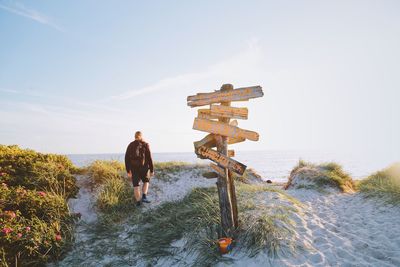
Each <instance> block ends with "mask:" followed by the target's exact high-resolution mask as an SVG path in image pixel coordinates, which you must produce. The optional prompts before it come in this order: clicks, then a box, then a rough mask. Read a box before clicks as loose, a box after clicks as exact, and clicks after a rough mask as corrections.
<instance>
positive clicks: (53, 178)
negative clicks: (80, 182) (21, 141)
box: [0, 145, 78, 198]
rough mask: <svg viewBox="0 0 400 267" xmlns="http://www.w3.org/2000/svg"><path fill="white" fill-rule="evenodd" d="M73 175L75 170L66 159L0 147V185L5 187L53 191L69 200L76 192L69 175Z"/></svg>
mask: <svg viewBox="0 0 400 267" xmlns="http://www.w3.org/2000/svg"><path fill="white" fill-rule="evenodd" d="M75 171H77V168H76V167H74V166H73V164H72V163H71V161H70V160H69V159H68V158H67V157H66V156H62V155H55V154H42V153H38V152H35V151H33V150H30V149H21V148H19V147H18V146H4V145H0V183H6V184H7V185H8V186H23V187H24V188H26V189H37V190H42V191H54V192H56V193H57V194H62V195H64V196H65V198H70V197H74V196H75V195H76V194H77V192H78V187H77V186H76V179H75V177H74V176H73V175H72V174H71V173H72V172H75Z"/></svg>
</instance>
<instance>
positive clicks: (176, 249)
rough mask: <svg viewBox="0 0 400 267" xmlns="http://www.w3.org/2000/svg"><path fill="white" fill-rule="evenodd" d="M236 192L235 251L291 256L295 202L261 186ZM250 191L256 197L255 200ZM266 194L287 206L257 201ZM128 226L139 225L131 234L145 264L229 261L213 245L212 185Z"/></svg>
mask: <svg viewBox="0 0 400 267" xmlns="http://www.w3.org/2000/svg"><path fill="white" fill-rule="evenodd" d="M236 189H237V194H238V195H237V196H238V203H239V211H240V212H239V215H240V218H239V220H240V228H239V229H238V230H237V233H236V238H235V240H236V246H235V247H236V249H235V251H236V252H239V251H241V252H243V253H246V254H247V255H249V256H251V257H252V256H256V255H258V253H260V252H262V251H263V252H266V253H268V254H269V255H271V256H279V255H280V253H281V252H282V254H285V253H290V252H291V251H292V250H293V249H294V248H295V242H296V241H295V236H294V222H293V221H292V220H291V218H290V217H291V216H290V214H291V213H292V212H296V211H297V208H296V207H297V204H299V203H298V202H297V201H296V200H295V199H293V198H291V197H289V196H287V195H286V194H285V193H284V192H282V191H280V190H277V189H273V188H271V187H268V186H265V185H246V184H241V183H240V184H238V185H237V188H236ZM255 192H258V193H260V194H259V196H260V199H258V200H254V193H255ZM264 194H265V195H264ZM250 196H253V197H250ZM266 196H270V197H271V199H272V196H274V197H278V198H279V197H280V198H282V199H285V201H287V205H284V204H282V203H284V202H279V203H280V204H277V205H274V206H273V208H271V206H270V205H268V203H264V202H263V200H262V199H263V198H264V197H266ZM132 223H133V224H135V225H137V226H138V227H137V228H136V230H134V231H133V232H132V233H131V234H132V236H134V237H135V238H138V240H137V244H138V246H137V247H136V248H135V249H136V250H135V251H136V252H137V253H138V254H139V255H140V258H141V259H145V260H146V261H147V263H148V264H149V265H154V264H155V263H157V262H158V261H159V260H161V259H163V260H165V259H166V258H168V259H170V260H171V261H176V262H180V263H182V262H184V261H185V259H186V257H188V258H190V259H191V260H190V265H193V266H210V265H213V264H216V263H218V262H221V261H229V258H226V257H222V256H221V255H220V254H219V252H218V247H217V243H216V241H217V240H218V236H220V234H221V229H220V228H219V225H220V213H219V204H218V194H217V190H216V188H214V187H213V188H195V189H193V190H192V192H191V193H189V194H188V195H187V196H186V197H185V198H183V199H182V200H179V201H175V202H167V203H164V204H162V205H161V206H159V207H158V208H156V209H153V210H149V211H147V212H144V213H141V214H138V215H137V216H135V217H134V218H132ZM177 244H178V245H177ZM193 258H194V261H193V262H192V259H193ZM170 263H171V262H170Z"/></svg>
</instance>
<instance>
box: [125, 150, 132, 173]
mask: <svg viewBox="0 0 400 267" xmlns="http://www.w3.org/2000/svg"><path fill="white" fill-rule="evenodd" d="M130 148H131V144H129V145H128V147H127V148H126V152H125V169H126V172H127V173H129V172H130V171H131V169H132V168H131V162H130V160H129V158H130V157H129V154H130V150H131V149H130Z"/></svg>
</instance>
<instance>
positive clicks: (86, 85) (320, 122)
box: [0, 0, 400, 160]
mask: <svg viewBox="0 0 400 267" xmlns="http://www.w3.org/2000/svg"><path fill="white" fill-rule="evenodd" d="M399 14H400V1H384V0H382V1H151V3H150V2H149V1H107V2H105V1H73V2H71V1H26V2H22V1H4V0H0V143H2V144H19V145H21V146H23V147H30V148H33V149H37V150H40V151H46V152H57V153H102V152H123V151H124V150H125V147H126V145H127V143H128V142H129V141H130V140H131V139H132V137H133V133H134V131H135V130H139V129H140V130H142V131H143V132H144V134H145V137H146V139H147V140H148V141H149V142H150V143H151V145H152V148H153V151H158V152H165V151H192V142H193V141H195V140H198V139H200V138H201V137H202V136H204V133H200V132H196V131H194V130H192V129H191V127H192V123H193V118H194V116H195V114H196V112H195V109H190V108H189V107H187V106H186V96H187V95H191V94H194V93H196V92H207V91H212V90H214V89H218V88H219V87H220V86H221V84H223V83H232V84H234V85H235V87H241V86H248V85H257V84H260V85H262V86H263V88H264V91H265V96H264V98H261V99H255V100H251V101H250V102H242V103H236V104H235V105H236V106H248V107H249V110H250V112H249V120H248V121H240V122H239V126H241V127H243V128H245V129H249V130H256V131H258V132H259V134H260V136H261V139H260V142H257V143H256V142H251V141H248V142H246V143H244V144H240V146H239V145H238V146H237V149H243V150H256V149H257V150H261V149H319V150H351V151H358V152H360V154H362V155H363V154H364V155H366V154H374V155H383V156H384V157H387V158H390V159H391V160H394V159H400V140H399V136H400V123H399V121H400V119H399V117H400V107H399V100H400V73H399V71H400V49H399V47H400V16H399Z"/></svg>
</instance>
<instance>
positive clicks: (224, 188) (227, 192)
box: [187, 84, 264, 237]
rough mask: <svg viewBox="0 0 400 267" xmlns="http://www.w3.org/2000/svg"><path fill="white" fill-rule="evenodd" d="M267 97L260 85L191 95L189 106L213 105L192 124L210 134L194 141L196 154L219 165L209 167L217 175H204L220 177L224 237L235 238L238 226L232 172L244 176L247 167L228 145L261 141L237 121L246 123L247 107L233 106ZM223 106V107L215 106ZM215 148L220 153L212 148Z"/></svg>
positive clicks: (225, 87)
mask: <svg viewBox="0 0 400 267" xmlns="http://www.w3.org/2000/svg"><path fill="white" fill-rule="evenodd" d="M263 95H264V93H263V91H262V88H261V86H251V87H243V88H237V89H233V86H232V85H231V84H224V85H222V87H221V90H218V91H215V92H212V93H198V94H197V95H192V96H188V98H187V101H188V106H190V107H200V106H206V105H210V108H209V109H199V110H198V116H197V118H195V120H194V123H193V129H194V130H199V131H203V132H207V133H209V134H208V135H207V136H206V137H204V138H203V139H202V140H200V141H197V142H194V148H195V153H196V154H197V156H198V157H199V158H201V159H209V160H212V161H214V162H215V163H217V164H218V165H216V164H211V165H210V167H211V168H212V169H213V171H214V172H211V173H207V174H204V177H206V178H210V179H211V178H218V180H217V188H218V196H219V206H220V213H221V226H222V230H223V233H222V234H223V235H224V236H225V237H232V236H233V234H234V230H235V228H236V227H238V223H239V222H238V210H237V200H236V191H235V183H234V179H233V172H235V173H237V174H238V175H243V173H244V171H245V170H246V166H245V165H243V164H242V163H240V162H238V161H236V160H234V159H232V158H231V157H234V156H235V152H234V151H233V150H228V144H235V143H239V142H243V141H245V140H246V139H248V140H252V141H258V138H259V135H258V133H256V132H253V131H249V130H245V129H241V128H239V127H238V122H237V121H236V120H234V121H232V122H230V121H231V119H244V120H247V117H248V110H247V108H237V107H231V106H230V105H231V102H233V101H247V100H249V99H252V98H257V97H262V96H263ZM214 104H220V105H214ZM214 147H216V148H217V150H214V149H213V148H214Z"/></svg>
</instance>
